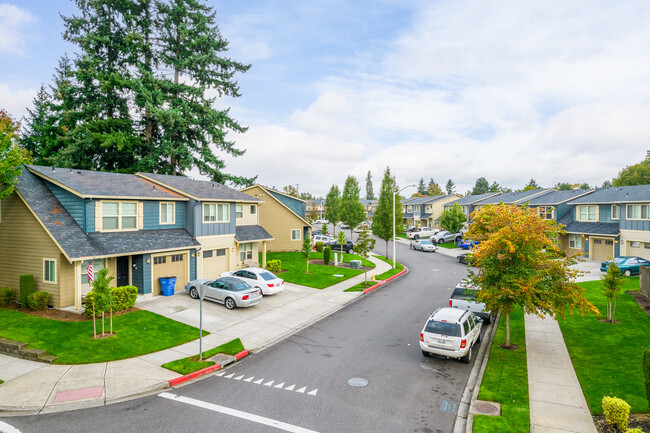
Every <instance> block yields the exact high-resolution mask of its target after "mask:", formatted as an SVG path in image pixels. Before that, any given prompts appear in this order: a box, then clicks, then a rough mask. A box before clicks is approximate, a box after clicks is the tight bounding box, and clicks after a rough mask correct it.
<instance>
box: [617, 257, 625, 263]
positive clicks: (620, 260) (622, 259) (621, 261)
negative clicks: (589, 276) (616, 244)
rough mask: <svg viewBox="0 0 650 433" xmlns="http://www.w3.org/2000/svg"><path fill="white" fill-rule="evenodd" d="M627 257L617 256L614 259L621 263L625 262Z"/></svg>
mask: <svg viewBox="0 0 650 433" xmlns="http://www.w3.org/2000/svg"><path fill="white" fill-rule="evenodd" d="M626 261H627V259H626V258H625V257H616V258H615V259H614V263H616V264H619V263H625V262H626Z"/></svg>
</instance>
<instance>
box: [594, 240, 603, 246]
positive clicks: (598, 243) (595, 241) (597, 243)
mask: <svg viewBox="0 0 650 433" xmlns="http://www.w3.org/2000/svg"><path fill="white" fill-rule="evenodd" d="M602 243H603V241H601V240H600V239H594V245H600V244H602Z"/></svg>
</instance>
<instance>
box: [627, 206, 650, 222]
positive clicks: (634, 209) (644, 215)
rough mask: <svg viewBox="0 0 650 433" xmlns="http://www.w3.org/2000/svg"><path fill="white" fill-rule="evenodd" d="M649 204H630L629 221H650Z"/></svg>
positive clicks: (628, 207)
mask: <svg viewBox="0 0 650 433" xmlns="http://www.w3.org/2000/svg"><path fill="white" fill-rule="evenodd" d="M648 207H650V205H647V204H628V205H627V219H629V220H647V219H650V212H648V211H649V209H648Z"/></svg>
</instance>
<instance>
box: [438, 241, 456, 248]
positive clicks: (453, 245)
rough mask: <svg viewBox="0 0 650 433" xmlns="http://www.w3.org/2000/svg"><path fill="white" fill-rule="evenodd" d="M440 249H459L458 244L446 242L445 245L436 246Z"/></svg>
mask: <svg viewBox="0 0 650 433" xmlns="http://www.w3.org/2000/svg"><path fill="white" fill-rule="evenodd" d="M436 245H437V246H439V247H442V248H447V249H448V250H453V249H456V248H458V243H457V242H445V243H444V244H436Z"/></svg>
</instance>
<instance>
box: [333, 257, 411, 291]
mask: <svg viewBox="0 0 650 433" xmlns="http://www.w3.org/2000/svg"><path fill="white" fill-rule="evenodd" d="M373 257H375V258H377V259H379V260H381V261H383V262H386V263H388V264H389V265H391V266H392V265H393V261H392V260H388V259H387V258H386V257H384V256H378V255H373ZM403 270H404V265H402V264H401V263H397V266H395V268H394V269H393V268H391V269H390V270H388V271H386V272H384V273H381V274H379V275H376V276H375V281H372V280H368V281H362V282H361V283H359V284H357V285H356V286H352V287H350V288H349V289H345V290H344V292H361V291H363V290H366V289H367V288H369V287H372V286H374V285H375V284H377V281H383V280H385V279H388V278H390V277H392V276H393V275H396V274H399V273H400V272H402V271H403Z"/></svg>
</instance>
